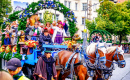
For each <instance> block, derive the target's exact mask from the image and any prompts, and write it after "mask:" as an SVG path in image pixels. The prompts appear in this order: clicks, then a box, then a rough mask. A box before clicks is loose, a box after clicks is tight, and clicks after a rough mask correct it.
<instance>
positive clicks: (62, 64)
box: [0, 0, 125, 80]
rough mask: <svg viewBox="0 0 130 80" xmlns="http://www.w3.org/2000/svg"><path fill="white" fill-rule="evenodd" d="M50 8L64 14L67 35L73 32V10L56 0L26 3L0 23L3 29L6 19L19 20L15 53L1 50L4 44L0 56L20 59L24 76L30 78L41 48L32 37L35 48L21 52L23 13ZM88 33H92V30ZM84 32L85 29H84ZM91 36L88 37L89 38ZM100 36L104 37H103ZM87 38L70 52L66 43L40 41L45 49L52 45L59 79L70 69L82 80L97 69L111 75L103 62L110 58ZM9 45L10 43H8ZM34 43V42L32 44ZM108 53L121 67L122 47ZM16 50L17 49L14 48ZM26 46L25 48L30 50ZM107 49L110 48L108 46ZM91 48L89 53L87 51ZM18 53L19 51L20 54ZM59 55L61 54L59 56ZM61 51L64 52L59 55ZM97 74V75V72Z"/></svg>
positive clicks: (23, 24)
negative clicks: (25, 5)
mask: <svg viewBox="0 0 130 80" xmlns="http://www.w3.org/2000/svg"><path fill="white" fill-rule="evenodd" d="M49 8H51V9H54V10H58V11H60V12H62V13H63V14H64V16H65V17H66V18H67V20H68V22H69V31H70V35H71V38H72V37H73V36H74V34H75V32H76V30H77V29H76V26H75V24H76V23H75V22H76V19H75V17H74V12H73V11H70V9H68V8H67V7H65V6H64V5H63V4H61V3H60V2H57V1H55V0H54V1H39V2H36V3H32V4H30V5H29V6H28V7H27V9H25V10H23V11H18V12H14V13H13V14H11V15H10V16H9V19H7V20H6V21H5V22H4V23H3V25H2V31H3V29H5V26H6V24H7V22H10V21H15V20H16V19H18V20H19V22H20V23H19V26H18V31H20V30H22V31H20V33H21V34H20V35H19V36H17V38H18V41H17V49H16V46H15V48H14V49H15V52H17V53H14V54H13V53H10V51H9V52H7V53H5V51H2V50H5V47H4V46H3V47H1V51H2V52H1V53H0V56H1V58H4V59H7V60H9V59H10V58H12V57H16V58H19V59H20V60H21V63H22V65H23V72H24V73H25V75H26V76H27V77H29V78H30V79H31V78H32V73H33V70H34V67H35V64H36V63H37V61H38V58H39V56H41V55H43V54H44V51H43V52H41V50H39V48H38V46H37V44H36V42H35V41H34V42H33V43H34V44H35V48H33V49H31V48H30V50H31V54H30V53H29V54H27V50H26V52H25V53H23V52H22V50H21V49H22V47H23V45H25V43H24V42H25V41H24V38H25V35H23V34H22V33H24V30H25V29H26V21H27V17H31V16H32V15H33V14H34V13H36V12H37V11H38V10H41V9H49ZM95 32H100V33H101V35H102V36H103V34H105V35H106V36H108V35H109V36H111V35H110V34H109V33H108V32H106V31H93V33H95ZM93 33H92V34H93ZM84 34H85V35H86V34H87V33H85V32H84ZM90 36H91V35H90ZM4 38H5V35H2V45H4ZM89 40H91V39H89ZM103 40H104V39H103ZM86 41H87V36H85V37H84V40H83V44H82V46H81V47H80V46H79V49H77V50H74V51H73V52H70V51H66V49H67V46H66V45H52V44H51V45H50V44H42V45H41V46H42V47H43V48H44V50H46V48H53V51H52V56H53V57H54V58H55V60H56V68H57V74H58V77H59V80H61V79H65V78H66V77H67V76H68V75H69V74H70V73H71V79H74V78H73V75H77V76H78V78H79V79H80V80H85V79H87V78H88V77H89V76H90V77H93V78H94V79H96V78H95V75H97V74H98V73H97V71H99V72H100V73H101V74H102V76H101V77H103V78H104V79H108V77H109V76H111V74H110V73H111V70H113V65H112V66H111V67H108V68H107V67H106V66H107V65H105V64H106V63H107V61H108V62H111V63H113V61H110V60H109V59H107V55H106V56H105V54H104V52H103V51H101V50H100V49H99V48H101V47H100V46H98V45H97V44H90V45H88V46H87V44H86ZM12 46H13V45H12ZM33 46H34V45H33ZM114 49H115V50H113V52H112V54H113V56H112V57H113V60H117V61H118V62H117V64H118V65H119V66H120V67H125V61H124V59H123V58H120V57H121V56H119V55H120V54H119V53H121V52H122V51H119V50H118V49H117V47H115V48H114ZM16 50H17V51H16ZM30 50H29V51H30ZM110 50H111V48H110ZM90 52H91V53H90ZM21 53H22V54H21ZM61 55H62V56H61ZM63 55H64V56H63ZM99 77H100V76H99Z"/></svg>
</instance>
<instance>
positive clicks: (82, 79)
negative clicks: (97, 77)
mask: <svg viewBox="0 0 130 80" xmlns="http://www.w3.org/2000/svg"><path fill="white" fill-rule="evenodd" d="M77 69H78V78H79V80H86V79H88V75H87V69H86V67H84V66H83V65H80V66H78V68H77Z"/></svg>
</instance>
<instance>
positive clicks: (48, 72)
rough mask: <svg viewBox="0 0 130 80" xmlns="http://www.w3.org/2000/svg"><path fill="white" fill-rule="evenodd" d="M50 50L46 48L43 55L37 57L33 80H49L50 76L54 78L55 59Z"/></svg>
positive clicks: (55, 74) (55, 75)
mask: <svg viewBox="0 0 130 80" xmlns="http://www.w3.org/2000/svg"><path fill="white" fill-rule="evenodd" d="M51 51H52V50H51V49H50V48H46V51H45V53H44V55H42V56H41V57H40V58H39V60H38V62H37V64H36V66H35V69H34V73H33V75H34V78H35V80H51V78H52V76H53V78H54V79H56V77H57V73H56V68H55V60H54V58H53V57H52V56H51ZM36 76H37V77H36Z"/></svg>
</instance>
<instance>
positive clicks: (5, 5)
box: [0, 0, 12, 25]
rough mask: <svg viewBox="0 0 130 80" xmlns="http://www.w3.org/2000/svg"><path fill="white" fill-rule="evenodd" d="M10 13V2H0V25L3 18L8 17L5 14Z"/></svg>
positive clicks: (8, 0)
mask: <svg viewBox="0 0 130 80" xmlns="http://www.w3.org/2000/svg"><path fill="white" fill-rule="evenodd" d="M11 11H12V6H11V0H0V25H1V24H2V23H3V18H4V17H8V15H7V13H10V12H11Z"/></svg>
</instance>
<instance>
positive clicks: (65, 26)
mask: <svg viewBox="0 0 130 80" xmlns="http://www.w3.org/2000/svg"><path fill="white" fill-rule="evenodd" d="M66 21H67V20H65V21H64V23H63V24H64V25H63V26H64V29H65V33H66V34H67V30H68V25H67V24H66Z"/></svg>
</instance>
